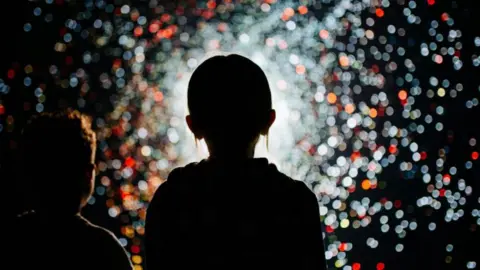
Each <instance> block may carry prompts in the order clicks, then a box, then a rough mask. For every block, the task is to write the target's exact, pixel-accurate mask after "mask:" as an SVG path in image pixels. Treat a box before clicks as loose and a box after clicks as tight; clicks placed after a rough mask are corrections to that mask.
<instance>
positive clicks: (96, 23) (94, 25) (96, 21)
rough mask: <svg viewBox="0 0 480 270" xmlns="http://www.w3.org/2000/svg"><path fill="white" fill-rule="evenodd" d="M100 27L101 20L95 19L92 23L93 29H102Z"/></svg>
mask: <svg viewBox="0 0 480 270" xmlns="http://www.w3.org/2000/svg"><path fill="white" fill-rule="evenodd" d="M102 25H103V22H102V20H100V19H96V20H95V21H94V22H93V27H95V28H97V29H98V28H100V27H102Z"/></svg>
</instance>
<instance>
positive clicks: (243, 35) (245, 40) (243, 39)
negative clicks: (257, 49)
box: [239, 33, 250, 43]
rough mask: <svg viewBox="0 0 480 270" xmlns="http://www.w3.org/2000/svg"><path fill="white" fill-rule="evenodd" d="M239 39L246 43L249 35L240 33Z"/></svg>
mask: <svg viewBox="0 0 480 270" xmlns="http://www.w3.org/2000/svg"><path fill="white" fill-rule="evenodd" d="M239 40H240V42H242V43H248V42H249V41H250V37H249V36H248V35H247V34H245V33H242V34H241V35H240V37H239Z"/></svg>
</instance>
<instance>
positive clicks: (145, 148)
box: [141, 145, 152, 157]
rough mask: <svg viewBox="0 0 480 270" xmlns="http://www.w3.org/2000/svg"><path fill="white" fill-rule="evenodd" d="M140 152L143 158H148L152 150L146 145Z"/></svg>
mask: <svg viewBox="0 0 480 270" xmlns="http://www.w3.org/2000/svg"><path fill="white" fill-rule="evenodd" d="M141 152H142V155H144V156H145V157H149V156H150V155H151V154H152V148H151V147H150V146H148V145H144V146H142V150H141Z"/></svg>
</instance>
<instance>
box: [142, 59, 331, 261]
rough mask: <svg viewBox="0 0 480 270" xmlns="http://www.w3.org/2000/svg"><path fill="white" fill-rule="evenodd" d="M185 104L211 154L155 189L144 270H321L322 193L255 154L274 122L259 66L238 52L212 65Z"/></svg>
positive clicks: (203, 69) (193, 82)
mask: <svg viewBox="0 0 480 270" xmlns="http://www.w3.org/2000/svg"><path fill="white" fill-rule="evenodd" d="M188 108H189V112H190V115H188V116H187V117H186V121H187V124H188V127H189V128H190V130H191V131H192V132H193V134H194V135H195V137H196V138H197V139H205V142H206V144H207V146H208V149H209V153H210V157H209V158H208V159H206V160H203V161H201V162H198V163H191V164H189V165H187V166H186V167H183V168H177V169H175V170H173V171H172V172H171V174H170V175H169V177H168V180H167V181H166V182H165V183H163V184H162V185H161V186H160V187H159V188H158V190H157V191H156V193H155V195H154V197H153V199H152V201H151V203H150V206H149V208H148V212H147V221H146V252H147V258H146V259H147V268H148V270H157V269H158V270H170V269H209V270H212V269H222V270H228V269H265V270H267V269H292V270H303V269H325V267H326V263H325V257H324V256H325V253H324V248H323V241H322V231H321V222H320V214H319V208H318V201H317V198H316V196H315V195H314V194H313V193H312V192H311V191H310V190H309V189H308V187H307V186H306V185H305V184H304V183H303V182H300V181H296V180H293V179H291V178H289V177H287V176H286V175H284V174H283V173H281V172H279V171H278V170H277V168H276V167H275V166H274V165H273V164H269V163H268V160H267V159H265V158H253V156H254V148H255V144H256V143H257V141H258V139H259V137H260V135H267V134H268V130H269V128H270V126H271V125H272V123H273V122H274V120H275V111H274V110H273V109H272V100H271V93H270V88H269V85H268V81H267V78H266V76H265V74H264V73H263V71H262V70H261V68H260V67H259V66H257V65H256V64H255V63H253V62H252V61H250V60H249V59H247V58H245V57H242V56H239V55H235V54H233V55H228V56H215V57H212V58H210V59H208V60H206V61H205V62H203V63H202V64H201V65H200V66H199V67H198V68H197V69H196V70H195V72H194V73H193V74H192V78H191V79H190V82H189V85H188Z"/></svg>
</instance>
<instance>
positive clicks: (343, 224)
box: [340, 219, 350, 229]
mask: <svg viewBox="0 0 480 270" xmlns="http://www.w3.org/2000/svg"><path fill="white" fill-rule="evenodd" d="M349 225H350V221H349V220H348V219H342V221H340V227H342V228H344V229H345V228H347V227H348V226H349Z"/></svg>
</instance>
